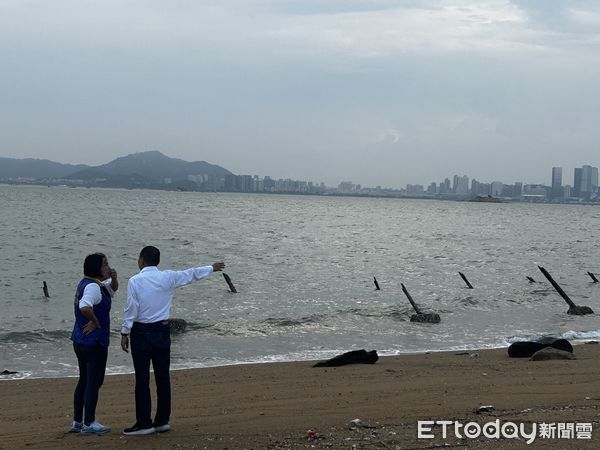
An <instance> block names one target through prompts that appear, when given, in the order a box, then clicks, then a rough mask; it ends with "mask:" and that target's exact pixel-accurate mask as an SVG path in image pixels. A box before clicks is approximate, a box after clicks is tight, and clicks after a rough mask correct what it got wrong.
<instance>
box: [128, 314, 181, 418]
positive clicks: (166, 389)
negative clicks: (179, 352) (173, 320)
mask: <svg viewBox="0 0 600 450" xmlns="http://www.w3.org/2000/svg"><path fill="white" fill-rule="evenodd" d="M130 343H131V357H132V359H133V367H134V369H135V417H136V425H137V426H139V427H140V428H150V427H152V426H161V425H166V424H168V423H169V417H170V416H171V380H170V378H169V368H170V365H171V331H170V327H169V322H168V321H166V320H165V321H161V322H155V323H140V322H135V323H134V324H133V327H132V328H131V333H130ZM150 362H152V368H153V369H154V379H155V381H156V415H155V416H154V423H153V422H152V419H151V414H152V400H151V398H150Z"/></svg>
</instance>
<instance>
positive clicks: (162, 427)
mask: <svg viewBox="0 0 600 450" xmlns="http://www.w3.org/2000/svg"><path fill="white" fill-rule="evenodd" d="M153 426H154V430H156V432H157V433H166V432H167V431H169V430H170V429H171V425H169V424H168V423H165V424H163V425H156V424H154V425H153Z"/></svg>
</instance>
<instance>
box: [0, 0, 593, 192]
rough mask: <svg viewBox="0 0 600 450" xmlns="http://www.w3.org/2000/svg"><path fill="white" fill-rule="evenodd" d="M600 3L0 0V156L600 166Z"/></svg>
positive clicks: (333, 172)
mask: <svg viewBox="0 0 600 450" xmlns="http://www.w3.org/2000/svg"><path fill="white" fill-rule="evenodd" d="M599 123H600V2H598V1H597V0H570V1H566V0H565V1H560V0H513V1H504V0H481V1H475V0H473V1H466V0H405V1H399V0H396V1H394V0H318V1H317V0H219V1H204V0H162V1H158V0H52V1H48V0H0V156H4V157H15V158H40V159H50V160H53V161H58V162H62V163H75V164H79V163H81V164H89V165H99V164H104V163H107V162H109V161H111V160H113V159H115V158H117V157H120V156H124V155H127V154H130V153H137V152H142V151H148V150H158V151H161V152H162V153H164V154H165V155H168V156H170V157H174V158H181V159H184V160H187V161H207V162H209V163H212V164H218V165H220V166H223V167H225V168H227V169H229V170H231V171H232V172H234V173H236V174H248V175H259V176H265V175H269V176H271V177H274V178H292V179H297V180H307V181H314V182H325V183H326V184H327V185H331V186H335V185H337V184H338V183H339V182H341V181H352V182H354V183H358V184H361V185H363V186H378V185H379V186H382V187H394V188H398V187H404V186H405V185H406V184H407V183H410V184H424V185H427V184H429V183H430V182H432V181H436V182H439V181H442V180H443V179H444V178H446V177H448V178H450V179H452V176H453V175H455V174H456V175H460V176H462V175H468V176H469V177H470V178H476V179H478V180H479V181H482V182H491V181H502V182H505V183H513V182H515V181H523V182H525V183H545V184H550V182H551V170H552V167H553V166H559V167H563V183H564V184H572V182H573V180H572V178H573V168H574V167H581V166H582V165H584V164H591V165H594V166H599V165H600V151H599V150H600V126H599Z"/></svg>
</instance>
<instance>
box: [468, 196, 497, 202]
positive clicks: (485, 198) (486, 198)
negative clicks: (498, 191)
mask: <svg viewBox="0 0 600 450" xmlns="http://www.w3.org/2000/svg"><path fill="white" fill-rule="evenodd" d="M469 201H470V202H483V203H504V201H503V200H502V199H500V198H498V197H492V196H491V195H478V196H477V197H473V198H471V199H469Z"/></svg>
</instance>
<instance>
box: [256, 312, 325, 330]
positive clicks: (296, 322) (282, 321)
mask: <svg viewBox="0 0 600 450" xmlns="http://www.w3.org/2000/svg"><path fill="white" fill-rule="evenodd" d="M325 317H326V316H325V315H317V314H312V315H310V316H305V317H301V318H299V319H293V318H290V317H283V318H274V317H269V318H268V319H265V320H263V321H262V322H261V323H264V324H267V325H272V326H275V327H297V326H302V325H307V324H315V323H319V322H322V321H323V319H324V318H325Z"/></svg>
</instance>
